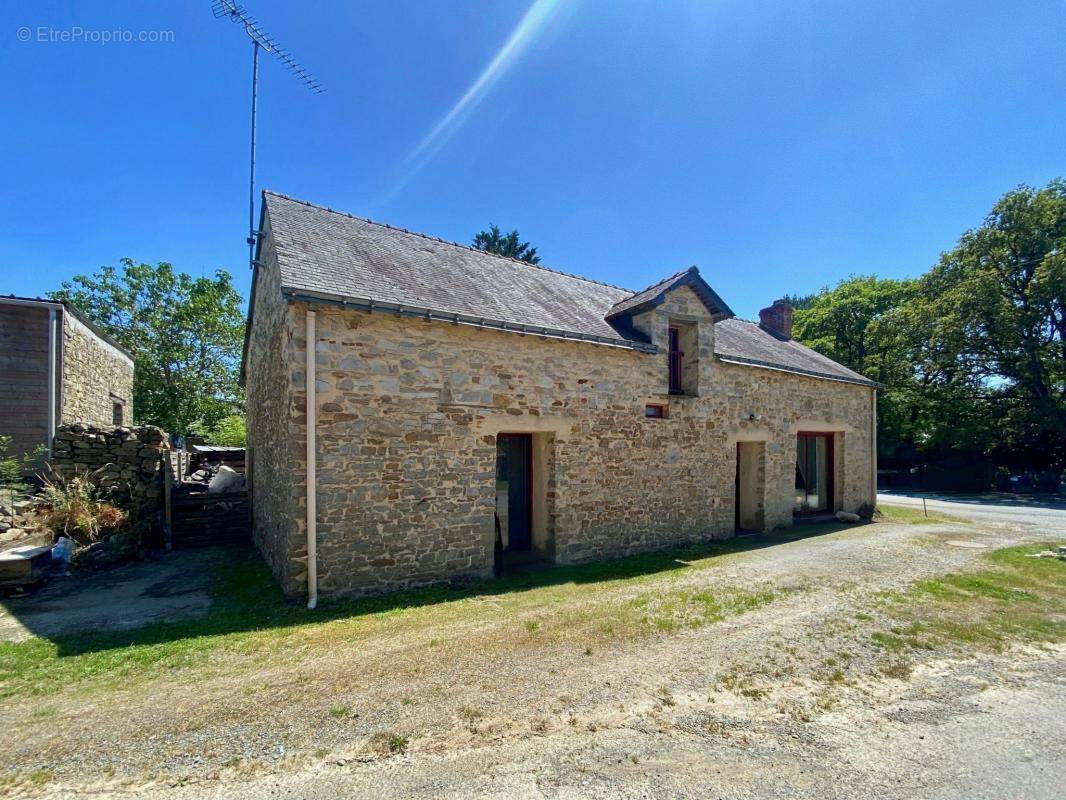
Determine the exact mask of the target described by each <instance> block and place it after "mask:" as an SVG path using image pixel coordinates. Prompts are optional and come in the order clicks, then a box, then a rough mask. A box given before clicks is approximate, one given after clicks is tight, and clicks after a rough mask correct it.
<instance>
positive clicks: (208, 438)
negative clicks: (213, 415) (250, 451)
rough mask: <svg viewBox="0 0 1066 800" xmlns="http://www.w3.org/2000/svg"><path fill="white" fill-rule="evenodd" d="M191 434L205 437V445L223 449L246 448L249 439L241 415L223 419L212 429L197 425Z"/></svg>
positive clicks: (192, 428) (191, 429) (193, 427)
mask: <svg viewBox="0 0 1066 800" xmlns="http://www.w3.org/2000/svg"><path fill="white" fill-rule="evenodd" d="M189 432H190V433H194V434H197V435H198V436H202V437H204V443H205V444H214V445H220V446H222V447H244V445H245V443H246V441H247V439H248V429H247V425H246V424H245V420H244V416H243V415H241V414H230V415H229V416H227V417H223V418H222V419H220V420H219V421H218V422H216V423H215V424H214V425H213V426H211V427H207V426H205V425H203V424H201V423H196V424H194V425H193V426H192V427H191V428H190V430H189Z"/></svg>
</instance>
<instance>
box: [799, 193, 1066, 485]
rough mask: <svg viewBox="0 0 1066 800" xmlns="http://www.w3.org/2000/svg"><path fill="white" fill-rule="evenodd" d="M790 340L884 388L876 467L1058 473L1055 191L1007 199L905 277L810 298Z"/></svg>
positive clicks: (1059, 327)
mask: <svg viewBox="0 0 1066 800" xmlns="http://www.w3.org/2000/svg"><path fill="white" fill-rule="evenodd" d="M793 330H794V332H795V335H796V337H797V338H798V339H800V340H801V341H803V342H805V343H806V344H808V345H809V346H811V347H813V348H814V349H816V350H819V351H820V352H822V353H824V354H826V355H828V356H830V357H831V358H834V359H836V360H838V361H840V362H842V363H844V364H846V365H847V366H849V367H851V368H853V369H855V370H857V371H859V372H861V373H863V374H864V375H867V376H868V377H870V378H873V379H874V380H877V381H879V382H881V383H884V384H886V386H887V389H886V391H885V392H884V393H883V394H882V396H881V400H880V419H879V451H880V453H881V456H882V458H885V457H886V456H887V457H894V458H895V459H896V460H897V461H901V462H905V463H906V462H909V463H917V462H919V461H925V462H930V463H937V462H939V463H944V464H955V465H959V467H960V468H962V467H966V466H969V465H974V464H988V465H993V464H998V465H1004V466H1010V467H1014V468H1019V467H1020V468H1025V469H1045V470H1052V471H1055V470H1062V469H1063V468H1066V182H1064V181H1063V180H1061V179H1058V180H1053V181H1051V183H1049V184H1048V185H1047V186H1046V187H1044V188H1041V189H1036V188H1033V187H1029V186H1020V187H1018V188H1016V189H1014V190H1012V191H1010V192H1008V193H1007V194H1005V195H1004V196H1003V197H1002V198H1001V199H1000V200H999V201H998V202H997V203H996V205H995V206H994V207H993V209H992V211H991V213H990V214H989V215H988V217H987V218H986V219H985V220H984V222H983V224H982V225H981V226H980V227H978V228H975V229H973V230H970V231H967V232H966V233H965V234H963V236H962V237H961V238H960V239H959V241H958V243H957V244H956V246H955V247H954V248H953V249H952V250H950V251H948V252H946V253H944V254H943V255H942V256H941V258H940V261H939V262H938V263H937V264H936V265H935V266H934V267H933V268H932V269H930V270H929V272H927V273H926V274H925V275H923V276H922V277H921V278H919V279H917V280H914V281H893V280H884V279H878V278H875V277H872V276H871V277H858V278H855V277H853V278H849V279H847V280H845V281H842V282H841V283H840V284H839V285H838V286H836V287H835V288H833V289H825V290H823V291H822V292H821V293H820V294H818V295H817V296H815V297H814V298H813V299H812V300H811V302H810V305H809V307H808V308H806V309H802V310H799V311H797V312H796V315H795V322H794V327H793Z"/></svg>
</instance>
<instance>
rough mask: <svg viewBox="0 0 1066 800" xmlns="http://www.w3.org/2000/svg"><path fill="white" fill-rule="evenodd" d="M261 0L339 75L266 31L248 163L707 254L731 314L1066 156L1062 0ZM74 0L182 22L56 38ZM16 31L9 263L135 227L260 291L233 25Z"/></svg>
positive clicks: (416, 207)
mask: <svg viewBox="0 0 1066 800" xmlns="http://www.w3.org/2000/svg"><path fill="white" fill-rule="evenodd" d="M245 5H246V7H247V8H248V9H249V10H250V11H251V12H252V13H253V14H254V16H256V17H257V18H258V19H259V20H260V21H261V22H262V23H263V25H264V27H265V28H266V29H267V30H269V31H270V32H272V33H273V34H274V35H275V36H276V38H277V39H278V40H279V41H281V43H282V44H284V45H286V46H287V47H288V48H289V49H290V50H291V51H292V52H293V53H294V54H295V55H296V56H297V57H298V58H299V59H300V60H301V61H302V62H303V63H304V64H305V65H306V66H307V67H308V68H309V69H310V70H311V71H312V72H313V73H314V75H315V76H316V77H317V78H318V79H319V80H320V81H321V82H322V83H323V84H324V85H325V86H326V87H327V89H328V91H327V92H326V93H324V94H321V95H313V94H311V93H310V92H308V91H307V90H306V89H305V88H304V87H303V86H302V85H301V84H299V83H298V82H297V81H296V80H294V79H293V78H292V76H291V75H289V74H287V72H286V70H285V68H284V67H283V66H282V65H281V64H279V63H277V62H275V61H273V60H271V59H270V58H266V59H265V60H264V62H263V64H262V68H261V78H262V86H261V88H262V93H261V101H260V102H261V105H260V110H261V115H260V149H259V169H258V179H259V186H260V187H269V188H271V189H275V190H277V191H281V192H285V193H287V194H291V195H294V196H297V197H301V198H305V199H308V200H312V201H315V202H318V203H322V204H324V205H329V206H332V207H334V208H339V209H343V210H346V211H350V212H352V213H355V214H359V215H362V216H370V217H371V218H373V219H378V220H382V221H385V222H389V223H392V224H396V225H401V226H403V227H407V228H411V229H414V230H418V231H422V232H426V233H429V234H432V235H435V236H441V237H443V238H448V239H454V240H458V241H462V242H468V241H469V240H470V239H471V237H472V236H473V234H474V233H475V232H476V231H477V230H479V229H480V228H482V227H485V226H487V225H488V224H489V223H493V222H494V223H497V224H499V225H500V226H501V227H504V228H507V229H510V228H511V227H517V228H519V230H520V231H521V233H522V235H523V237H524V238H528V239H530V240H531V241H532V242H533V243H534V244H535V245H537V246H538V247H539V249H540V252H541V255H542V256H543V259H544V263H546V264H548V265H551V266H556V267H559V268H561V269H565V270H567V271H570V272H577V273H580V274H583V275H587V276H590V277H593V278H597V279H600V280H605V281H608V282H611V283H616V284H620V285H622V286H628V287H632V288H642V287H643V286H645V285H647V284H650V283H653V282H655V281H656V280H657V279H659V278H660V277H662V276H664V275H666V274H669V273H671V272H673V271H676V270H677V269H679V268H682V267H685V266H688V265H689V264H697V265H698V266H699V267H700V269H701V271H702V273H703V275H704V276H705V277H706V278H707V280H708V281H709V282H710V283H711V284H712V285H713V286H714V287H715V288H716V289H717V290H718V292H719V293H720V294H721V295H722V296H723V297H724V298H725V299H726V300H727V302H729V303H730V304H731V305H732V306H733V308H734V309H735V310H736V311H737V312H738V313H739V314H740V315H742V316H748V317H750V316H753V315H754V314H755V313H756V312H757V310H758V309H759V308H760V307H761V306H762V305H765V304H767V303H768V302H769V301H771V300H772V299H774V298H775V297H778V296H780V295H782V294H785V293H789V292H796V293H803V292H807V291H812V290H816V289H817V288H819V287H820V286H822V285H825V284H831V283H835V282H836V281H837V280H838V279H840V278H842V277H844V276H847V275H848V274H851V273H855V272H861V273H867V272H875V273H877V274H880V275H885V276H905V275H916V274H918V273H920V272H922V271H924V270H925V269H926V268H928V266H929V265H930V264H932V263H933V262H934V261H935V260H936V258H937V255H938V253H939V252H940V251H941V250H943V249H945V248H948V247H950V246H951V245H952V244H953V242H954V241H955V240H956V238H957V237H958V235H959V234H960V233H962V232H963V231H964V230H965V229H966V228H968V227H972V226H974V225H976V224H978V223H979V222H980V221H981V219H982V217H983V216H984V214H985V213H986V212H987V211H988V209H989V208H990V206H991V205H992V203H993V202H994V201H995V199H996V198H997V197H998V196H999V195H1001V194H1002V193H1003V192H1004V191H1006V190H1007V189H1009V188H1011V187H1012V186H1014V185H1016V184H1018V183H1022V182H1025V183H1031V184H1042V183H1045V182H1046V181H1047V180H1049V179H1050V178H1052V177H1055V176H1057V175H1061V174H1066V166H1064V163H1063V155H1064V142H1066V136H1064V132H1066V80H1064V75H1066V70H1064V67H1066V48H1064V47H1063V45H1062V41H1063V34H1064V31H1066V3H1063V2H1062V1H1061V0H1055V1H1054V2H1052V1H1051V0H1048V1H1047V2H1019V3H1002V2H996V3H985V2H972V0H971V1H970V2H946V1H945V2H937V1H935V0H934V2H922V3H918V2H914V3H901V2H889V3H870V2H861V3H860V2H850V3H849V2H817V3H814V2H803V0H790V1H789V2H780V3H778V2H762V3H751V2H740V1H739V0H678V1H677V2H672V1H671V0H626V1H625V2H623V1H622V0H539V2H537V3H531V2H529V1H528V0H492V1H491V2H460V0H441V1H440V2H432V1H431V0H389V2H378V3H371V2H344V3H342V2H330V3H325V2H323V3H298V4H297V3H282V2H275V1H273V0H271V1H269V2H268V1H267V0H246V3H245ZM22 27H26V28H28V29H29V30H30V41H27V42H22V41H19V29H20V28H22ZM77 28H81V29H82V30H83V31H113V30H116V29H123V30H128V31H132V32H133V35H134V36H136V34H137V32H139V31H156V30H162V31H172V32H173V33H172V34H170V35H169V36H170V38H172V41H169V42H159V43H140V42H111V43H107V44H105V43H99V42H89V41H77V42H70V41H68V42H63V41H41V40H40V39H41V38H42V34H43V38H44V39H48V38H57V37H61V36H63V35H64V33H63V32H64V31H74V30H76V29H77ZM24 35H25V34H24ZM71 35H74V34H71ZM81 36H82V37H85V36H86V34H81ZM0 41H2V42H3V44H2V46H0V81H2V82H3V83H2V88H3V93H2V97H3V99H4V114H3V121H4V124H3V125H0V149H2V152H3V153H4V155H5V158H4V181H3V185H4V190H3V192H2V193H0V292H2V293H4V294H7V293H16V294H22V295H37V294H43V293H44V292H46V291H49V290H51V289H54V288H56V287H57V286H58V285H59V283H60V282H61V281H62V280H64V279H67V278H69V277H70V276H71V275H73V274H75V273H78V272H87V271H92V270H94V269H96V268H97V267H99V266H100V265H102V264H114V263H117V261H118V260H119V259H120V258H121V257H123V256H130V257H132V258H134V259H137V260H139V261H149V262H156V261H170V262H172V263H173V264H175V265H176V266H177V267H178V268H180V269H184V270H186V271H188V272H190V273H192V274H199V273H201V272H202V271H203V272H208V273H210V272H211V271H212V270H214V269H215V268H218V267H224V268H227V269H229V270H230V271H231V272H233V273H234V274H235V276H236V277H237V281H238V285H239V286H240V287H241V288H242V290H245V289H246V287H247V285H248V271H247V262H246V259H247V253H246V247H245V245H244V237H245V227H246V215H247V210H246V192H247V185H246V180H247V157H248V154H247V150H248V88H249V77H250V46H249V45H248V44H247V41H246V39H245V37H244V34H243V33H242V31H241V30H240V29H239V28H238V27H237V26H236V25H234V24H232V23H230V22H227V21H224V20H223V21H219V20H215V19H214V18H213V17H212V15H211V12H210V0H199V2H184V3H181V2H175V3H145V2H107V3H89V2H78V3H73V2H72V3H49V2H38V3H22V4H19V3H12V2H8V3H4V4H2V6H0ZM464 96H465V97H466V100H465V101H463V98H464Z"/></svg>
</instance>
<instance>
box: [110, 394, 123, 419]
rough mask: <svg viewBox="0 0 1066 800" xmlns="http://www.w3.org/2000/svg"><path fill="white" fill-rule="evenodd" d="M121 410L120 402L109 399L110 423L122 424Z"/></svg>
mask: <svg viewBox="0 0 1066 800" xmlns="http://www.w3.org/2000/svg"><path fill="white" fill-rule="evenodd" d="M122 412H123V408H122V403H121V402H119V401H117V400H112V401H111V424H112V425H122V424H124V423H123V421H122V417H123V413H122Z"/></svg>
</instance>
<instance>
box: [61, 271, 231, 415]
mask: <svg viewBox="0 0 1066 800" xmlns="http://www.w3.org/2000/svg"><path fill="white" fill-rule="evenodd" d="M52 296H53V298H54V299H57V300H66V301H68V302H70V303H73V304H74V305H75V306H77V307H78V308H79V309H80V310H81V311H83V312H84V313H85V314H86V315H87V316H88V317H89V318H90V319H91V320H92V321H93V322H95V323H96V324H97V325H99V326H100V327H101V328H102V329H103V330H105V331H106V332H107V333H108V334H110V335H111V336H112V337H114V338H115V340H116V341H118V342H119V343H120V344H121V345H122V346H123V347H125V348H126V349H127V350H129V351H130V352H131V353H132V354H133V360H134V382H133V410H134V415H135V419H136V421H137V422H140V423H151V424H154V425H159V426H160V427H162V428H164V429H165V430H168V431H170V432H171V433H184V432H185V431H186V430H187V429H188V428H189V427H190V426H192V425H193V424H194V423H196V422H200V423H202V424H204V425H206V426H207V427H208V428H210V427H213V426H214V425H215V424H217V423H218V422H219V421H220V420H221V419H223V418H224V417H226V416H229V415H231V414H234V413H237V412H239V411H240V410H241V409H242V406H243V396H242V394H241V392H240V388H239V386H238V384H237V372H238V368H239V365H240V357H241V347H242V344H243V339H244V315H243V313H242V311H241V296H240V294H238V292H237V290H236V289H234V287H233V278H232V277H231V276H230V274H229V273H228V272H226V271H225V270H218V271H217V272H216V273H215V275H214V277H212V278H207V277H202V278H193V277H191V276H190V275H187V274H186V273H184V272H176V271H175V270H174V268H173V267H172V266H171V265H170V264H168V263H165V262H163V263H160V264H157V265H155V266H152V265H150V264H137V263H135V262H134V261H133V260H132V259H129V258H124V259H122V262H121V268H120V269H116V268H114V267H110V266H107V267H102V268H101V269H100V270H99V271H98V272H96V273H95V274H93V275H78V276H76V277H75V278H74V279H73V280H72V281H68V282H65V283H63V285H62V287H61V288H60V290H59V291H58V292H54V293H53V295H52Z"/></svg>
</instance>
